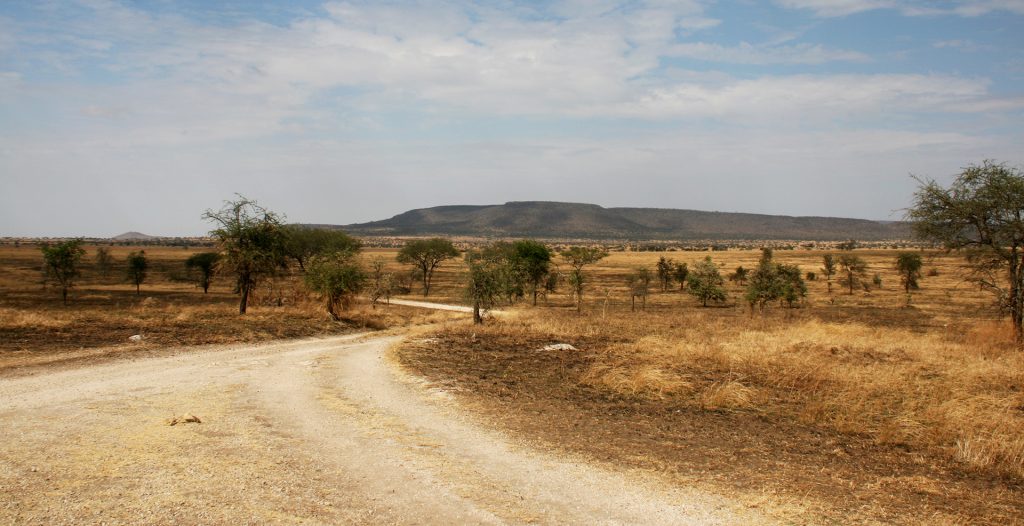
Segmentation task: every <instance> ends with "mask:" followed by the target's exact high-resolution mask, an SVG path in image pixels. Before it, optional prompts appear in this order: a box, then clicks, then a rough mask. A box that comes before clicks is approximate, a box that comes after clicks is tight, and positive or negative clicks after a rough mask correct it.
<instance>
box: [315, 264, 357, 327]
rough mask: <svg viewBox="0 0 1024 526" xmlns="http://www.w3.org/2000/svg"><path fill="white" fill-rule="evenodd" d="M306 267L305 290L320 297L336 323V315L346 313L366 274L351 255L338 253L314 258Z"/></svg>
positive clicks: (337, 317) (337, 316)
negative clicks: (344, 311) (307, 289)
mask: <svg viewBox="0 0 1024 526" xmlns="http://www.w3.org/2000/svg"><path fill="white" fill-rule="evenodd" d="M307 263H308V268H307V269H306V273H305V275H304V276H303V280H304V281H305V282H306V286H307V287H308V288H309V289H310V290H311V291H313V292H316V293H317V294H318V295H319V296H320V298H321V299H322V300H323V302H324V307H325V308H326V309H327V313H328V314H330V315H331V318H333V319H334V320H338V319H340V317H339V312H340V311H343V310H347V309H348V307H349V305H350V304H351V302H352V299H353V298H355V295H356V294H358V293H359V291H361V290H362V289H363V286H364V284H365V283H366V273H365V272H363V269H362V268H361V267H360V266H359V263H358V261H356V258H355V252H353V251H351V250H342V251H338V252H332V253H326V254H318V255H314V256H312V257H311V258H310V259H309V260H308V261H307Z"/></svg>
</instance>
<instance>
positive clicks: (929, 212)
mask: <svg viewBox="0 0 1024 526" xmlns="http://www.w3.org/2000/svg"><path fill="white" fill-rule="evenodd" d="M918 182H919V183H920V186H919V187H918V190H917V192H916V193H915V194H914V205H913V206H912V207H911V208H910V210H909V211H908V213H907V217H908V219H909V220H910V221H911V222H912V223H913V227H914V232H915V233H916V234H917V235H918V236H919V237H921V238H922V239H926V240H930V241H934V242H939V243H942V244H943V245H944V246H945V247H946V248H947V249H950V250H963V251H964V255H965V256H966V257H967V262H968V264H969V266H970V268H971V270H972V272H971V275H970V278H969V279H971V280H972V281H974V282H976V283H978V284H979V285H980V286H981V288H983V289H985V290H988V291H990V292H992V293H993V294H995V296H996V299H997V301H998V303H999V306H1000V307H1001V308H1002V309H1004V310H1005V311H1006V312H1008V313H1009V314H1010V319H1011V320H1012V323H1013V333H1014V338H1015V340H1016V342H1017V344H1018V345H1021V346H1024V327H1022V321H1024V173H1022V172H1021V170H1019V169H1017V168H1013V167H1009V166H1007V165H1006V164H1003V163H997V162H995V161H988V160H986V161H984V162H982V164H980V165H977V164H975V165H970V166H968V167H967V168H965V169H964V170H963V171H962V172H961V173H960V175H958V176H957V178H956V179H955V180H954V181H953V183H952V184H951V185H950V186H949V188H944V187H943V186H941V185H939V184H938V183H936V182H935V181H933V180H923V179H918Z"/></svg>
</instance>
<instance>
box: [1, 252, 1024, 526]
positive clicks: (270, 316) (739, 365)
mask: <svg viewBox="0 0 1024 526" xmlns="http://www.w3.org/2000/svg"><path fill="white" fill-rule="evenodd" d="M134 249H137V247H135V248H132V247H112V252H113V255H114V257H115V259H116V260H117V261H123V260H124V255H125V254H126V253H127V252H128V251H130V250H134ZM88 250H89V252H88V254H87V260H88V261H91V258H92V255H93V253H94V248H93V247H88ZM146 250H147V255H148V256H149V257H150V258H151V261H153V268H152V269H151V272H150V276H149V277H148V279H147V281H146V282H145V283H143V285H142V294H141V295H136V294H135V291H134V287H133V286H131V285H129V284H128V283H126V282H125V280H124V279H122V274H123V269H121V268H118V267H117V266H115V268H114V269H112V271H111V273H110V274H109V275H108V276H106V277H104V276H100V275H98V274H97V273H96V272H95V270H94V269H92V268H90V265H89V264H86V266H85V268H84V272H83V277H82V279H81V281H80V283H79V284H78V286H77V287H76V289H75V290H73V292H72V298H71V303H70V305H69V306H67V307H64V306H62V305H61V303H60V298H59V294H58V293H57V292H55V291H53V290H45V289H44V288H43V287H42V285H41V279H40V278H41V276H40V273H39V262H40V257H39V252H38V249H37V248H36V247H32V246H21V247H10V246H7V247H0V368H4V369H9V368H12V367H19V366H24V365H32V364H36V365H38V364H42V363H49V362H61V361H74V360H77V359H80V358H82V357H85V358H91V357H95V356H102V357H108V356H109V355H112V354H113V355H132V354H133V353H137V352H142V353H145V352H156V350H157V349H159V348H163V347H166V346H168V345H192V344H201V343H226V342H237V341H259V340H268V339H278V338H292V337H301V336H311V335H318V334H334V333H341V332H349V331H354V330H364V329H367V328H368V329H380V328H386V327H396V326H407V325H413V324H420V325H423V327H422V328H420V329H418V330H419V331H420V332H422V337H417V338H411V339H410V340H408V342H407V343H406V344H405V345H403V346H401V347H399V348H398V349H397V350H396V353H395V358H396V359H397V360H398V362H399V363H400V364H402V365H403V366H404V367H406V368H408V369H409V370H410V371H412V372H414V373H416V374H419V375H422V376H425V377H426V378H428V379H430V380H431V381H433V382H435V383H436V384H438V385H440V386H443V387H444V388H445V389H447V390H449V391H451V392H453V393H455V394H456V395H457V397H458V398H459V400H460V401H461V402H462V403H464V404H465V405H466V407H468V408H472V409H473V411H475V412H476V413H477V414H478V415H479V416H480V417H481V418H486V419H490V420H491V421H492V423H493V424H494V425H496V426H499V427H502V428H505V429H507V430H508V431H509V432H511V433H516V434H519V435H520V436H524V437H528V438H529V439H532V440H536V441H538V443H540V444H543V445H545V446H546V447H553V448H558V449H566V450H570V451H573V452H576V453H583V454H587V455H592V456H593V457H595V458H597V459H599V460H601V461H607V462H612V463H615V464H624V465H628V466H635V467H638V468H641V469H646V470H650V471H653V472H656V473H659V474H661V475H663V476H665V477H668V478H670V479H672V480H679V481H683V482H686V483H693V484H710V485H712V486H714V487H720V488H723V491H730V492H735V493H736V494H737V495H743V496H744V498H745V499H746V500H748V501H750V502H755V503H756V502H759V501H763V502H764V503H765V505H766V506H767V505H769V504H770V505H771V507H773V509H782V510H787V509H788V510H789V511H788V512H785V513H788V515H786V516H787V517H804V518H805V520H803V521H800V520H795V519H794V521H795V522H812V523H813V522H817V521H818V519H821V520H822V521H824V522H829V521H835V522H868V523H871V522H879V523H892V522H896V523H920V522H921V521H926V522H931V523H939V524H958V523H975V522H976V523H991V524H1007V523H1018V522H1021V520H1022V518H1024V489H1022V484H1024V438H1022V437H1024V390H1022V389H1024V353H1022V352H1021V351H1019V350H1018V349H1017V348H1016V347H1015V346H1014V345H1013V342H1012V333H1011V330H1010V327H1009V325H1008V323H1006V322H1005V320H1004V318H1002V317H1001V316H1000V314H999V313H998V312H997V311H996V310H995V308H994V307H993V305H992V297H991V296H989V295H987V294H985V293H983V292H982V291H980V290H978V288H977V287H976V286H975V285H973V284H971V283H968V282H966V281H965V280H964V279H963V277H964V275H965V273H964V271H963V269H962V268H961V263H962V261H961V259H960V258H959V257H957V256H956V255H953V254H944V253H941V252H937V251H936V252H924V256H925V268H924V271H925V276H924V278H923V279H922V280H921V289H920V290H916V291H913V292H912V293H911V295H910V296H909V298H908V296H907V294H905V293H904V291H903V289H902V287H900V285H899V282H898V276H897V275H896V272H895V270H894V269H893V264H894V261H895V257H896V254H897V251H895V250H881V249H872V250H858V251H857V254H858V255H859V256H861V257H863V258H864V259H865V260H866V261H867V263H868V275H867V281H868V282H869V283H870V282H871V281H872V277H873V276H874V275H875V274H876V273H877V274H878V275H879V277H880V278H881V282H882V286H881V287H880V288H879V287H875V286H872V287H870V288H869V289H868V290H864V289H863V288H860V287H858V288H855V290H854V293H853V294H849V291H848V290H847V289H845V288H844V287H843V286H842V285H840V284H839V283H838V282H837V281H836V278H834V282H833V290H832V292H831V293H829V292H828V286H827V284H826V282H825V281H824V279H823V277H822V276H821V273H820V266H821V256H822V254H824V253H825V252H824V251H821V250H797V251H788V250H780V251H777V252H776V254H775V257H776V260H778V261H780V262H783V263H788V264H797V265H800V267H801V269H802V271H803V272H808V271H811V272H816V273H817V274H818V279H817V280H815V281H809V282H808V286H809V294H808V297H807V299H806V301H805V302H804V303H803V304H802V305H800V306H799V307H798V308H794V309H789V308H784V307H782V306H780V305H772V306H769V307H768V308H767V309H766V310H765V312H763V313H762V312H751V310H750V309H749V308H748V307H747V305H746V304H745V303H744V302H743V301H742V299H741V298H742V286H741V285H740V284H736V283H727V285H726V287H727V289H728V296H729V299H728V300H727V301H726V302H724V303H723V304H720V305H714V306H712V307H709V308H701V307H700V304H699V302H698V301H696V300H695V299H694V298H693V297H691V296H689V295H687V294H685V293H683V292H680V291H679V290H678V285H677V284H674V285H673V286H672V287H671V288H670V289H669V290H668V291H661V290H660V289H659V286H658V284H657V283H652V290H651V293H650V295H649V297H648V298H647V302H646V309H645V310H637V311H636V312H631V311H630V303H629V297H628V293H627V285H626V283H627V275H628V274H629V273H630V272H632V271H633V270H634V269H636V268H637V267H641V266H646V267H648V268H651V269H652V270H653V268H654V264H655V262H656V261H657V259H658V257H660V256H666V257H672V258H674V259H675V260H676V261H680V262H687V263H689V264H690V265H691V267H692V266H693V264H694V263H696V262H697V261H699V260H700V259H703V257H704V256H706V255H710V256H712V258H713V259H714V261H715V262H716V263H718V264H719V266H720V268H721V271H722V274H723V275H727V274H728V273H730V272H732V270H733V269H735V267H736V266H737V265H742V266H744V267H746V268H748V269H752V268H754V267H755V266H756V262H757V259H758V257H759V254H758V252H757V251H754V250H729V251H721V252H707V253H697V252H660V253H659V252H639V253H637V252H613V253H612V254H611V255H610V256H609V257H607V258H606V259H604V260H602V261H601V262H600V263H598V264H596V265H594V266H593V267H590V268H589V269H588V272H589V276H590V281H589V283H588V284H587V289H586V295H585V297H584V310H583V312H582V313H581V314H577V313H576V312H575V308H574V307H573V302H572V298H570V297H569V296H568V295H567V294H566V287H565V286H564V285H563V286H562V288H561V289H560V290H559V291H558V292H556V293H554V294H551V295H550V296H549V297H548V298H545V299H542V301H541V302H540V305H538V306H536V307H533V306H530V305H528V303H529V302H528V301H527V300H523V301H520V302H518V303H516V304H515V305H500V306H499V308H501V309H503V310H506V311H507V314H505V315H503V316H500V317H494V318H491V319H489V320H488V322H487V323H486V324H485V325H483V326H474V325H472V324H471V323H470V321H469V319H468V317H467V318H466V319H461V318H456V319H451V317H450V315H449V316H448V317H446V316H440V315H426V314H419V313H417V311H415V310H413V309H404V308H401V307H397V306H392V307H390V308H383V307H378V308H371V307H370V306H369V305H367V304H366V302H365V301H362V302H360V304H358V305H357V306H356V307H355V309H353V311H351V312H349V313H348V315H347V316H346V317H345V319H343V320H342V321H341V322H333V321H331V320H330V319H329V317H328V316H326V314H325V313H324V312H322V310H321V308H320V307H319V305H318V303H317V302H315V301H314V300H313V299H311V298H309V297H308V296H307V295H306V294H305V293H304V292H303V291H302V289H301V287H300V284H299V282H298V280H297V278H296V277H295V276H294V275H292V276H284V277H282V278H281V279H279V280H275V281H273V282H268V283H266V284H265V285H264V286H262V287H261V288H260V289H259V290H258V291H257V293H256V297H255V302H254V303H255V304H254V305H253V307H252V308H251V309H250V312H249V314H247V315H245V316H239V315H238V314H237V305H236V301H237V296H236V295H235V294H233V291H232V287H231V286H230V283H228V280H226V279H224V278H220V279H218V280H216V281H215V282H214V286H213V288H212V289H211V291H210V293H209V294H206V295H204V294H203V293H202V291H201V290H200V289H198V288H196V287H195V286H194V285H193V284H192V283H190V282H188V281H187V280H186V275H185V272H184V266H183V262H184V260H185V259H186V258H187V257H188V256H189V255H191V254H193V253H195V252H199V251H203V250H208V249H182V248H156V247H153V248H146ZM395 253H396V251H395V250H391V249H368V250H366V251H365V252H364V254H363V255H362V257H363V258H364V259H367V260H368V259H369V258H373V257H378V256H379V257H383V258H385V259H387V260H388V261H389V264H388V270H389V271H391V272H394V273H396V274H400V275H403V276H404V275H407V270H405V269H403V268H402V267H401V266H400V265H398V264H397V263H395V262H394V256H395ZM461 279H462V264H461V263H460V262H448V263H446V264H445V265H443V266H442V267H441V268H440V269H439V271H438V273H437V274H436V276H435V279H434V285H433V289H432V294H431V297H430V298H427V299H428V300H430V301H442V302H460V301H462V300H463V296H462V292H461V287H462V286H461ZM411 285H412V293H411V294H410V295H409V297H411V298H414V299H421V297H420V296H419V295H418V294H417V292H418V284H416V283H412V284H411ZM133 334H142V335H144V337H145V339H144V340H143V342H142V343H129V342H127V338H128V337H129V336H131V335H133ZM549 343H570V344H572V345H574V346H576V347H577V348H578V350H577V351H538V349H540V348H541V347H543V346H544V345H546V344H549ZM754 505H756V504H754ZM808 517H810V518H808ZM816 518H817V519H816Z"/></svg>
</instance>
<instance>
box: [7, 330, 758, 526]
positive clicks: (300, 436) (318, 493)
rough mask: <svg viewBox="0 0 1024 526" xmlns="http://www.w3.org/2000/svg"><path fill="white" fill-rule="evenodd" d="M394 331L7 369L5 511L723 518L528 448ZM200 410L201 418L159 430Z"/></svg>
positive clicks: (270, 517) (437, 519) (455, 519)
mask: <svg viewBox="0 0 1024 526" xmlns="http://www.w3.org/2000/svg"><path fill="white" fill-rule="evenodd" d="M397 341H399V337H397V336H365V335H363V336H359V335H357V336H346V337H336V338H328V339H311V340H303V341H297V342H289V343H281V344H274V345H262V346H246V347H232V348H224V349H221V350H210V351H205V352H203V353H197V354H193V355H178V356H174V357H168V358H151V359H144V360H139V361H135V362H115V363H109V364H104V365H97V366H90V367H83V368H80V369H74V370H64V371H55V372H52V373H46V374H41V375H37V376H30V377H20V378H10V379H3V380H0V421H2V422H3V425H2V427H0V494H2V495H4V496H5V497H4V499H3V500H2V501H0V523H3V524H72V523H75V524H80V523H99V522H107V523H164V524H170V523H179V524H182V523H184V524H188V523H220V524H247V523H251V524H257V523H258V524H262V523H273V522H278V523H287V524H291V523H300V522H301V523H312V524H338V523H344V524H523V523H544V524H556V523H557V524H720V523H747V522H749V521H750V520H751V517H750V516H737V515H734V512H733V510H732V509H731V507H730V506H728V505H727V503H725V502H724V501H723V500H721V499H719V498H717V497H714V496H710V495H705V494H701V493H700V492H698V491H695V490H692V489H687V488H669V487H665V486H664V485H663V484H661V483H659V482H658V481H656V480H652V479H645V478H644V477H643V476H641V475H637V474H629V473H620V472H616V471H614V470H612V469H610V468H608V467H603V466H596V465H591V464H588V463H586V462H584V461H582V460H580V459H573V458H562V457H558V456H555V455H552V454H550V453H546V452H540V451H536V450H531V449H529V448H528V447H525V446H523V445H520V444H516V443H514V442H513V441H511V440H510V439H508V438H507V437H504V436H502V435H500V434H498V433H496V432H494V431H491V430H488V429H484V428H482V427H481V426H480V425H478V424H476V423H474V422H473V421H471V420H470V419H468V418H467V417H465V416H464V415H462V414H461V413H460V411H459V408H458V407H457V405H456V404H455V403H454V402H452V401H451V400H450V399H449V397H447V396H446V394H445V393H444V392H443V391H440V390H438V389H434V388H431V387H430V386H428V385H425V384H423V383H422V382H421V381H420V380H419V379H417V378H410V377H407V376H406V375H404V374H403V373H402V372H401V371H400V370H399V369H398V368H397V367H396V366H394V365H391V364H390V363H389V362H388V360H387V358H386V356H387V350H388V348H389V347H390V346H391V345H393V344H394V343H396V342H397ZM182 412H192V413H195V414H196V415H198V416H200V417H201V418H202V419H203V423H201V424H186V425H176V426H168V425H166V423H165V419H166V418H168V417H170V416H172V415H175V414H180V413H182Z"/></svg>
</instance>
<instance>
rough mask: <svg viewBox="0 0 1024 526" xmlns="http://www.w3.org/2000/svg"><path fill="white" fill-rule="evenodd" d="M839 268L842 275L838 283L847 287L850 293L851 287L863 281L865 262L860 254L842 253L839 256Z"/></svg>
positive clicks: (851, 292) (865, 271)
mask: <svg viewBox="0 0 1024 526" xmlns="http://www.w3.org/2000/svg"><path fill="white" fill-rule="evenodd" d="M838 262H839V270H840V272H842V273H843V277H842V279H841V280H840V283H842V285H843V286H844V287H847V288H849V290H850V294H851V295H852V294H853V289H854V288H855V287H856V286H857V285H860V284H862V283H863V281H864V276H865V275H866V274H867V269H868V267H867V263H865V262H864V260H863V259H861V258H860V256H855V255H853V254H842V255H841V256H839V261H838Z"/></svg>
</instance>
